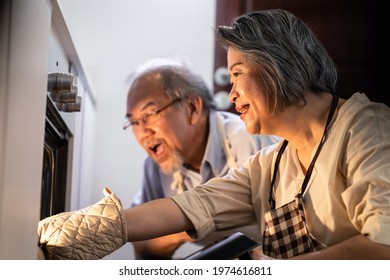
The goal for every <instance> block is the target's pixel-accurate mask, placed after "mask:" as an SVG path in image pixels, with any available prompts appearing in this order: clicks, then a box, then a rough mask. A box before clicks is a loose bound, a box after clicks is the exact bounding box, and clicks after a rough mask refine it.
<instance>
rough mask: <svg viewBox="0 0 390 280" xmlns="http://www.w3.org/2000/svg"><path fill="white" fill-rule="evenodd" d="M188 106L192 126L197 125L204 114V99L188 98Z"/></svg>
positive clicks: (197, 97)
mask: <svg viewBox="0 0 390 280" xmlns="http://www.w3.org/2000/svg"><path fill="white" fill-rule="evenodd" d="M186 106H187V107H188V111H189V116H190V122H191V124H195V123H197V122H198V121H199V118H200V116H201V114H202V109H203V102H202V98H201V97H200V96H191V97H189V98H187V104H186Z"/></svg>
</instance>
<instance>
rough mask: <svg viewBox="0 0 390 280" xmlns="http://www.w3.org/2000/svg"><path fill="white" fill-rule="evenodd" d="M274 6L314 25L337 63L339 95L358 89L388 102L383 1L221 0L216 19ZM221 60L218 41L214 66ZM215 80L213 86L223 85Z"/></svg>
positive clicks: (223, 57) (224, 20) (388, 57)
mask: <svg viewBox="0 0 390 280" xmlns="http://www.w3.org/2000/svg"><path fill="white" fill-rule="evenodd" d="M272 8H282V9H285V10H288V11H290V12H292V13H293V14H295V15H296V16H298V17H299V18H301V19H302V20H304V21H305V22H306V23H307V24H308V25H309V26H310V27H311V28H312V30H313V31H314V32H315V34H316V35H317V37H318V38H319V39H320V41H321V42H322V43H323V45H324V46H325V47H326V49H327V50H328V52H329V54H330V56H331V57H332V58H333V59H334V61H335V63H336V65H337V69H338V82H337V87H336V89H337V94H338V95H339V96H341V97H343V98H348V97H350V96H351V95H352V94H353V93H355V92H357V91H359V92H364V93H365V94H366V95H367V96H368V97H369V98H370V99H371V100H373V101H377V102H383V103H386V104H387V105H388V106H390V97H389V95H390V94H388V93H387V87H385V85H386V80H387V79H388V77H387V76H388V73H389V70H388V67H389V66H388V65H389V62H390V55H389V51H388V49H389V48H388V43H386V42H385V40H386V36H387V35H389V34H390V32H389V24H388V22H387V21H388V19H387V18H386V17H383V16H380V13H381V11H383V10H384V4H383V2H382V1H380V0H338V1H329V0H278V1H275V0H217V22H216V24H217V26H219V25H227V24H229V23H230V22H231V21H232V20H233V19H234V18H235V17H237V16H238V15H240V14H243V13H246V12H250V11H255V10H262V9H272ZM386 41H387V40H386ZM222 65H226V51H225V50H223V49H222V48H220V47H219V46H218V45H216V48H215V69H216V68H218V67H219V66H222ZM214 86H215V92H217V91H219V90H221V88H220V87H218V86H217V85H214ZM225 90H227V91H229V90H230V89H229V87H228V86H227V87H225ZM230 111H233V109H232V108H231V110H230Z"/></svg>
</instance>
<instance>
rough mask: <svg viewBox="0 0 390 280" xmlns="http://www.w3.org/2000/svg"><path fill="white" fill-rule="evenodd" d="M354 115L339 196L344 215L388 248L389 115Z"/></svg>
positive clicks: (385, 111) (389, 243)
mask: <svg viewBox="0 0 390 280" xmlns="http://www.w3.org/2000/svg"><path fill="white" fill-rule="evenodd" d="M379 108H380V107H377V108H376V110H371V111H369V113H368V114H367V111H366V112H365V114H364V115H357V116H356V117H355V120H354V121H353V123H352V125H351V128H350V130H349V133H348V137H349V139H348V141H347V143H348V147H346V148H345V150H346V151H347V152H346V154H345V158H346V161H345V162H346V164H345V166H344V167H343V168H344V169H345V174H347V177H346V180H347V186H348V187H347V189H346V191H345V192H344V193H342V198H343V201H344V203H345V205H346V207H347V211H348V215H349V217H350V219H351V221H352V223H353V224H354V225H355V227H356V228H357V229H358V230H359V231H360V232H361V234H364V235H367V237H368V238H370V239H371V240H372V241H374V242H377V243H381V244H386V245H390V234H389V233H390V129H389V125H388V124H389V123H390V113H389V110H388V108H387V110H382V111H380V114H379V113H378V110H379Z"/></svg>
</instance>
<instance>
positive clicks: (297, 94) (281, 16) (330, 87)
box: [217, 9, 337, 113]
mask: <svg viewBox="0 0 390 280" xmlns="http://www.w3.org/2000/svg"><path fill="white" fill-rule="evenodd" d="M217 40H218V42H219V43H221V45H222V46H224V47H225V48H229V47H230V48H232V49H235V50H238V51H240V52H242V53H243V54H244V55H245V56H246V57H247V59H248V61H249V62H250V63H252V64H253V65H254V66H255V68H256V69H257V71H258V73H259V82H260V85H261V86H262V88H263V90H264V91H265V92H266V94H267V100H268V106H269V109H270V110H271V111H272V112H274V113H277V112H280V111H283V110H284V109H285V108H286V107H288V106H289V105H292V104H296V103H297V102H299V101H300V100H303V101H304V102H305V104H306V100H305V97H304V94H303V93H304V92H305V91H312V92H314V93H320V92H330V93H331V94H335V91H336V89H335V88H336V82H337V70H336V66H335V64H334V62H333V60H332V58H331V57H330V56H329V55H328V53H327V51H326V49H325V48H324V47H323V45H322V44H321V43H320V41H319V40H318V39H317V38H316V36H315V35H314V34H313V32H312V31H311V30H310V28H309V27H308V26H307V25H306V24H305V23H304V22H303V21H301V20H300V19H298V18H297V17H295V16H294V15H293V14H291V13H290V12H287V11H284V10H280V9H271V10H262V11H256V12H251V13H247V14H244V15H242V16H240V17H238V18H236V19H235V20H234V21H233V23H232V24H231V25H230V26H219V27H218V28H217Z"/></svg>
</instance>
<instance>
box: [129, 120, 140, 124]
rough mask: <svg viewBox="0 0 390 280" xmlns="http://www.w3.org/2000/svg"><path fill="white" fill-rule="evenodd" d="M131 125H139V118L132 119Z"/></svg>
mask: <svg viewBox="0 0 390 280" xmlns="http://www.w3.org/2000/svg"><path fill="white" fill-rule="evenodd" d="M130 125H139V121H138V120H134V121H130Z"/></svg>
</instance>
